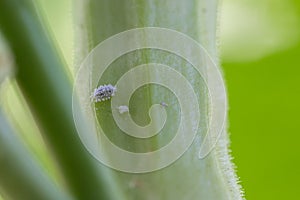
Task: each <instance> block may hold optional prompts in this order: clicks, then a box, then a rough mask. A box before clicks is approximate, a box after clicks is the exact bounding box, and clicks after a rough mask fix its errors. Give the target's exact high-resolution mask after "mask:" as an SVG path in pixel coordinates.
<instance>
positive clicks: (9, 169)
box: [0, 108, 72, 200]
mask: <svg viewBox="0 0 300 200" xmlns="http://www.w3.org/2000/svg"><path fill="white" fill-rule="evenodd" d="M0 190H1V191H2V190H3V191H5V193H6V194H7V196H9V197H10V198H12V199H24V200H26V199H28V200H32V199H44V200H57V199H61V200H67V199H68V200H69V199H72V198H70V197H68V196H67V195H66V194H64V193H63V192H62V191H59V189H58V188H57V187H56V186H55V185H54V184H53V183H52V182H51V181H50V179H49V177H47V176H46V175H45V172H43V170H42V169H41V167H40V166H39V165H38V164H37V163H36V162H35V161H34V160H33V159H32V157H31V155H30V154H29V152H28V150H27V149H26V148H25V147H24V146H23V144H22V143H21V142H20V141H19V140H18V138H17V137H16V135H15V133H14V130H13V129H12V127H11V126H10V124H9V123H8V121H7V119H6V118H5V115H4V113H3V111H2V109H1V108H0ZM0 198H1V197H0Z"/></svg>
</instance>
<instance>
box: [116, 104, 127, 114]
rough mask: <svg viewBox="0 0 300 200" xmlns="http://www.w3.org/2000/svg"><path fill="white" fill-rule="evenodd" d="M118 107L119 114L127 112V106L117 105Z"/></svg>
mask: <svg viewBox="0 0 300 200" xmlns="http://www.w3.org/2000/svg"><path fill="white" fill-rule="evenodd" d="M118 109H119V113H120V114H123V113H126V112H129V108H128V106H119V107H118Z"/></svg>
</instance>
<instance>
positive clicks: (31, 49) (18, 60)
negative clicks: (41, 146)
mask: <svg viewBox="0 0 300 200" xmlns="http://www.w3.org/2000/svg"><path fill="white" fill-rule="evenodd" d="M0 29H1V31H2V32H3V35H4V37H5V39H6V40H7V43H8V45H9V47H10V49H11V51H12V53H13V55H14V58H15V64H16V80H17V83H18V84H19V86H20V89H21V91H22V92H23V94H24V96H25V99H26V100H27V102H28V104H29V106H30V108H31V110H32V111H33V115H34V117H35V119H36V121H37V123H38V125H39V127H40V129H41V132H42V133H43V136H44V139H45V140H46V144H48V145H49V147H50V148H51V150H52V152H53V153H54V157H55V158H56V160H57V162H58V163H59V167H60V169H61V172H62V174H63V175H64V177H65V180H66V183H67V185H68V187H69V188H70V191H71V192H72V193H73V194H74V196H75V197H76V198H77V199H84V200H86V199H105V200H106V199H110V197H108V196H113V195H108V194H109V193H111V191H110V184H109V183H108V182H107V181H108V180H107V179H106V175H105V174H104V172H101V171H99V170H98V169H96V168H95V162H94V160H93V159H92V158H91V156H90V155H89V154H87V152H86V150H85V149H84V148H83V146H82V144H81V142H80V141H79V138H78V135H77V133H76V128H75V125H74V123H73V117H72V108H71V106H72V97H71V96H72V86H71V83H70V82H69V79H68V77H67V74H66V72H65V71H64V67H63V62H62V61H61V60H60V59H59V56H58V54H57V52H56V51H55V49H54V47H53V44H52V43H51V41H50V40H49V38H48V37H47V34H46V33H45V30H44V29H43V27H42V25H41V23H40V22H39V20H38V16H37V14H36V11H35V8H34V7H33V3H32V1H30V0H24V1H18V0H0ZM6 180H7V179H6ZM101 180H102V181H101ZM11 181H12V183H13V182H14V179H11ZM40 199H43V198H40ZM112 199H113V198H112Z"/></svg>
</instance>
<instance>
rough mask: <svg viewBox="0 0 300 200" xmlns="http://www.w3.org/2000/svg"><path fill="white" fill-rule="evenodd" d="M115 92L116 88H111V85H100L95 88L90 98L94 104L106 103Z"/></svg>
mask: <svg viewBox="0 0 300 200" xmlns="http://www.w3.org/2000/svg"><path fill="white" fill-rule="evenodd" d="M116 91H117V88H116V87H114V86H112V85H111V84H108V85H100V86H99V87H98V88H95V90H94V92H93V93H92V95H91V98H92V100H93V101H95V102H99V101H106V100H109V99H110V98H111V97H112V96H114V95H115V92H116Z"/></svg>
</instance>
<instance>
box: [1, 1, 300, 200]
mask: <svg viewBox="0 0 300 200" xmlns="http://www.w3.org/2000/svg"><path fill="white" fill-rule="evenodd" d="M36 1H37V2H38V4H39V5H40V7H41V10H42V12H41V13H42V14H43V17H44V18H46V20H47V21H48V22H49V25H50V26H49V27H51V30H50V31H51V32H52V34H53V36H55V38H56V40H57V44H58V46H59V47H60V49H61V51H62V52H63V55H64V57H65V59H66V61H67V63H68V64H69V66H71V65H72V63H73V57H72V56H73V47H72V46H73V45H75V46H76V41H75V42H74V41H73V28H72V15H71V10H72V5H71V0H52V1H48V0H36ZM219 16H220V17H219V20H220V24H221V25H220V27H218V28H219V35H220V38H219V45H220V54H221V62H222V69H223V72H224V77H225V80H226V83H227V89H228V96H229V105H230V110H229V132H230V138H231V149H232V156H233V157H234V163H235V164H236V166H237V173H238V175H239V177H240V178H241V184H242V186H243V188H244V190H245V195H246V198H247V199H255V200H259V199H261V200H265V199H272V200H276V199H299V197H300V191H299V189H298V188H299V187H300V184H299V180H300V145H299V140H300V131H299V127H298V124H300V118H299V116H298V113H300V106H299V104H300V89H299V86H300V78H299V74H300V1H299V0H298V1H297V0H223V1H221V5H220V13H219ZM17 115H19V114H17ZM27 128H28V127H27ZM31 129H35V128H32V127H31ZM32 132H34V131H32ZM36 135H38V134H36ZM36 135H34V136H33V135H32V136H31V139H32V138H35V139H34V141H33V142H32V141H31V143H34V144H37V143H40V142H41V139H40V138H38V137H37V136H36ZM27 137H28V136H27ZM31 139H30V138H27V140H31ZM25 140H26V138H25ZM35 151H36V152H35V153H37V154H40V156H39V157H43V155H47V152H46V150H45V149H44V147H42V145H41V146H37V147H35ZM44 157H45V156H44ZM42 162H43V163H44V165H45V166H46V168H47V167H48V168H47V170H48V171H49V173H52V175H53V176H54V177H56V178H57V179H59V178H58V177H59V175H57V174H55V173H56V171H55V166H51V164H50V162H49V163H47V159H46V158H45V160H44V161H42ZM0 198H1V197H0Z"/></svg>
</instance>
